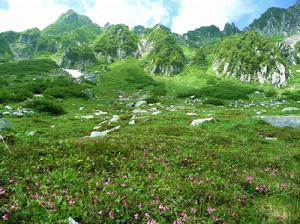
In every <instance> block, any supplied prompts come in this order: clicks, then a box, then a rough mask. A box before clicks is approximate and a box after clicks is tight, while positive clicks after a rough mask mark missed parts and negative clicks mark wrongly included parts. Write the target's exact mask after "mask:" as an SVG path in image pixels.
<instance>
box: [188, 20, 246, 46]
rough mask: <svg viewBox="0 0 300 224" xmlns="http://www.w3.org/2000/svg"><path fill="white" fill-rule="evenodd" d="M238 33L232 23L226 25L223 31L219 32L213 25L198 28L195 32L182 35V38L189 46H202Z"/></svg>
mask: <svg viewBox="0 0 300 224" xmlns="http://www.w3.org/2000/svg"><path fill="white" fill-rule="evenodd" d="M238 33H240V30H239V29H238V28H237V27H236V26H235V24H234V23H231V24H230V23H227V24H226V25H225V27H224V30H223V31H221V30H220V29H219V27H216V26H214V25H211V26H204V27H200V28H198V29H196V30H193V31H189V32H187V33H186V34H184V35H183V38H184V39H185V40H186V41H187V42H188V43H191V44H194V45H196V46H203V45H205V44H207V43H211V42H214V41H216V40H220V39H221V38H222V37H224V36H229V35H234V34H238Z"/></svg>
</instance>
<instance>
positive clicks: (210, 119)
mask: <svg viewBox="0 0 300 224" xmlns="http://www.w3.org/2000/svg"><path fill="white" fill-rule="evenodd" d="M211 121H214V118H213V117H209V118H204V119H197V120H193V121H192V123H191V125H190V126H192V127H195V126H199V125H202V124H203V123H206V122H211Z"/></svg>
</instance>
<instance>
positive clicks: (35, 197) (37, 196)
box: [32, 193, 40, 200]
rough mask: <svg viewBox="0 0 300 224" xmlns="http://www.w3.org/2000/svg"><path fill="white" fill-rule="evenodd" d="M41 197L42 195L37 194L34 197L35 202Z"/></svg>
mask: <svg viewBox="0 0 300 224" xmlns="http://www.w3.org/2000/svg"><path fill="white" fill-rule="evenodd" d="M39 197H40V195H39V194H38V193H35V194H33V195H32V198H33V199H35V200H37V199H39Z"/></svg>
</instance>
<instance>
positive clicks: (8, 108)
mask: <svg viewBox="0 0 300 224" xmlns="http://www.w3.org/2000/svg"><path fill="white" fill-rule="evenodd" d="M4 108H5V109H6V110H12V109H13V108H12V107H11V106H9V105H7V106H5V107H4Z"/></svg>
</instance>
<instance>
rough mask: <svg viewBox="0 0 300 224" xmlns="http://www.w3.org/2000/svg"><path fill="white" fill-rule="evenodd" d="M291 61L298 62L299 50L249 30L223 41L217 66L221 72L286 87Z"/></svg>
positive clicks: (247, 80)
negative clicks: (297, 54)
mask: <svg viewBox="0 0 300 224" xmlns="http://www.w3.org/2000/svg"><path fill="white" fill-rule="evenodd" d="M290 63H295V53H294V50H293V49H292V48H291V47H290V46H289V45H287V44H285V43H278V44H275V43H273V42H272V41H271V40H269V39H267V38H265V37H262V36H260V35H259V34H257V33H245V34H242V35H240V36H238V37H233V38H232V39H229V40H224V41H223V42H222V43H221V44H220V47H219V49H218V54H217V56H216V58H215V60H214V62H213V70H214V71H215V72H216V74H217V75H219V76H222V75H223V76H229V77H235V78H237V79H240V80H241V81H244V82H259V83H261V84H272V85H274V86H277V87H282V86H284V85H285V83H286V82H287V80H288V78H289V77H290V76H291V71H290V70H289V68H288V65H289V64H290Z"/></svg>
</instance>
